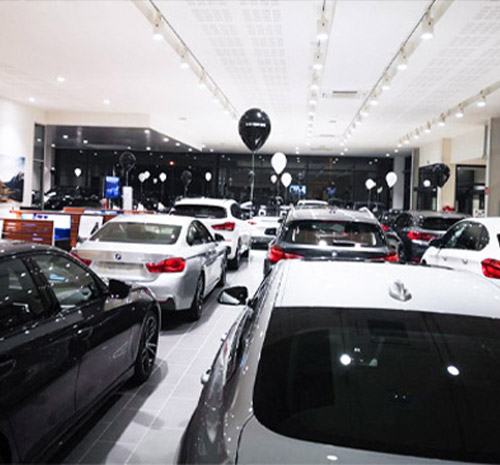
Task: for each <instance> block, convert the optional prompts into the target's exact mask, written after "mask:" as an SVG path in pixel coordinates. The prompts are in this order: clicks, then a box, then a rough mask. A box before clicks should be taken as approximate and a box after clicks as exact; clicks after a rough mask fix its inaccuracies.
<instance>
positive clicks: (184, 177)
mask: <svg viewBox="0 0 500 465" xmlns="http://www.w3.org/2000/svg"><path fill="white" fill-rule="evenodd" d="M192 180H193V173H191V171H188V170H184V171H183V172H182V173H181V181H182V184H184V187H187V186H189V184H191V181H192Z"/></svg>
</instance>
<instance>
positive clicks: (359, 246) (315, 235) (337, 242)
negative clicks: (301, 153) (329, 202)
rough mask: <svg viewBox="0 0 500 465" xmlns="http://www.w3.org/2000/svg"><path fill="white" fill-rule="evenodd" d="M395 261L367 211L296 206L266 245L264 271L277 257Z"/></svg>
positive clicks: (391, 251)
mask: <svg viewBox="0 0 500 465" xmlns="http://www.w3.org/2000/svg"><path fill="white" fill-rule="evenodd" d="M295 258H306V259H340V260H365V259H368V260H386V261H395V262H397V261H398V254H397V252H396V251H395V250H392V249H391V248H390V247H389V245H388V243H387V239H386V237H385V234H384V232H383V231H382V228H381V226H380V224H379V222H378V221H377V220H376V219H375V218H374V217H373V216H372V215H370V214H369V213H367V212H359V211H354V210H341V209H336V208H316V209H296V210H293V211H291V212H290V213H289V214H288V216H287V218H286V221H285V223H283V225H282V227H281V229H280V231H279V234H278V236H277V237H276V239H274V240H273V241H272V242H271V243H270V244H269V248H268V253H267V256H266V259H265V261H264V273H267V272H268V271H269V269H270V268H271V267H272V265H274V264H275V263H277V262H279V261H280V260H287V259H295Z"/></svg>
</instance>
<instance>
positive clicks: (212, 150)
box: [210, 149, 224, 158]
mask: <svg viewBox="0 0 500 465" xmlns="http://www.w3.org/2000/svg"><path fill="white" fill-rule="evenodd" d="M210 151H211V152H213V151H214V149H210ZM222 157H223V158H224V155H222Z"/></svg>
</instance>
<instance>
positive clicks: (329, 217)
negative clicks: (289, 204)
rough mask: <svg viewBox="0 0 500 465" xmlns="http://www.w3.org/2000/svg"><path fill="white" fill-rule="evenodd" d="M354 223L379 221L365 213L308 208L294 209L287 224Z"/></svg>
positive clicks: (337, 209) (375, 222) (339, 209)
mask: <svg viewBox="0 0 500 465" xmlns="http://www.w3.org/2000/svg"><path fill="white" fill-rule="evenodd" d="M310 220H318V221H352V222H363V223H374V224H377V223H378V221H377V220H376V218H374V217H373V216H371V215H368V214H367V213H365V212H360V211H356V210H344V209H341V208H325V207H319V208H307V209H300V208H299V209H294V210H292V212H291V213H289V215H288V219H287V222H289V221H310Z"/></svg>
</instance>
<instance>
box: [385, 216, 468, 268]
mask: <svg viewBox="0 0 500 465" xmlns="http://www.w3.org/2000/svg"><path fill="white" fill-rule="evenodd" d="M464 218H465V216H464V215H460V214H457V213H447V212H434V211H404V212H401V213H400V214H399V215H398V216H397V217H396V218H395V219H394V220H393V222H392V229H393V230H394V231H395V232H396V233H397V235H398V236H399V237H400V239H401V241H402V242H403V246H404V256H403V257H401V258H402V259H403V260H404V261H408V262H415V263H418V262H420V259H421V258H422V255H423V254H424V252H425V251H426V250H427V247H429V243H430V242H431V241H433V240H434V239H437V238H439V237H441V236H442V235H444V233H445V232H446V231H447V230H448V229H449V228H451V227H452V226H453V225H454V224H455V223H456V222H457V221H460V220H463V219H464Z"/></svg>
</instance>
